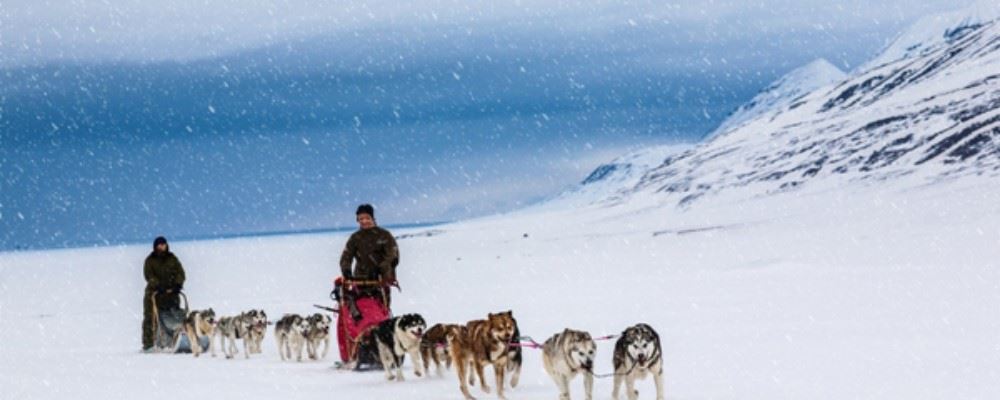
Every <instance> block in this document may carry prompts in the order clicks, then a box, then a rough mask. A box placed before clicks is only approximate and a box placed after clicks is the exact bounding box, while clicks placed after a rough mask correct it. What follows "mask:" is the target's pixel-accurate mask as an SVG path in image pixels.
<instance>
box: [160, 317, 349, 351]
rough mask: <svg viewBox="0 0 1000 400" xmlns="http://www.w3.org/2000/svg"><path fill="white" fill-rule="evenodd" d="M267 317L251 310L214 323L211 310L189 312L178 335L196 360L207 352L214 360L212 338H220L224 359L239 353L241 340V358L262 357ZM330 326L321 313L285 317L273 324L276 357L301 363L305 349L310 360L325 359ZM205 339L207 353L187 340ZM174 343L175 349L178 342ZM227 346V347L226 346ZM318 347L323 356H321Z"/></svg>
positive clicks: (213, 340) (196, 342)
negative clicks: (184, 337)
mask: <svg viewBox="0 0 1000 400" xmlns="http://www.w3.org/2000/svg"><path fill="white" fill-rule="evenodd" d="M267 325H268V322H267V313H265V312H264V310H250V311H246V312H243V313H240V314H239V315H235V316H231V317H222V318H219V319H218V321H216V319H215V311H214V310H212V309H211V308H209V309H207V310H198V311H192V312H190V313H189V314H188V316H187V318H185V319H184V323H183V325H182V327H181V329H180V330H178V335H179V334H180V333H184V334H185V335H187V337H188V338H189V342H191V343H192V345H191V353H193V354H194V356H195V357H198V356H200V355H201V353H202V352H204V351H208V352H210V353H211V354H212V357H215V355H216V353H215V338H219V346H220V347H222V353H223V354H224V355H225V356H226V358H233V356H234V355H235V354H236V353H238V352H239V350H238V349H237V347H236V342H237V340H240V339H242V340H243V354H244V356H245V357H246V358H250V355H251V354H260V353H261V343H262V342H263V341H264V333H265V330H266V329H267ZM330 325H332V319H331V318H330V317H329V316H327V315H323V314H320V313H316V314H313V315H311V316H309V317H302V316H300V315H296V314H286V315H285V316H284V317H282V318H281V319H280V320H278V322H277V323H275V324H274V335H275V337H276V338H277V340H278V353H279V354H280V355H281V359H282V360H290V359H292V355H293V354H294V355H295V358H296V360H298V361H302V348H303V347H305V348H306V352H307V353H308V355H309V358H311V359H313V360H318V359H322V358H325V357H326V353H327V351H329V349H330ZM197 337H208V338H209V339H210V340H209V342H208V349H207V350H206V349H202V348H201V346H200V345H199V344H198V341H197V340H192V339H190V338H197ZM174 342H175V343H177V344H178V345H179V344H180V341H179V340H177V338H175V339H174ZM227 344H228V346H227ZM320 345H322V347H323V352H322V353H320V351H319V348H320Z"/></svg>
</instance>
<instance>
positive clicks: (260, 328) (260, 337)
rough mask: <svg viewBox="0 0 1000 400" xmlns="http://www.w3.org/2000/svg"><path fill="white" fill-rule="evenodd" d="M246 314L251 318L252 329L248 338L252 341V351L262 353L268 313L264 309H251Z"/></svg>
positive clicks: (248, 333)
mask: <svg viewBox="0 0 1000 400" xmlns="http://www.w3.org/2000/svg"><path fill="white" fill-rule="evenodd" d="M244 314H245V315H246V317H247V318H249V320H250V331H249V332H247V339H246V340H248V341H249V342H250V346H249V347H250V353H253V354H260V353H261V350H260V348H261V344H262V343H264V334H265V333H266V332H267V314H266V313H264V310H250V311H247V312H245V313H244Z"/></svg>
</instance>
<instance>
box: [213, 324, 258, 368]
mask: <svg viewBox="0 0 1000 400" xmlns="http://www.w3.org/2000/svg"><path fill="white" fill-rule="evenodd" d="M249 334H250V318H249V317H248V316H247V314H246V313H241V314H240V315H236V316H233V317H222V318H220V319H219V324H218V326H216V327H215V336H217V337H218V338H219V346H220V347H221V348H222V354H225V355H226V358H233V356H234V355H235V354H236V353H238V352H239V350H238V349H237V348H236V341H237V340H240V339H242V340H243V354H244V355H245V356H246V358H250V348H249V343H250V340H249V338H248V337H247V336H248V335H249ZM227 341H228V342H229V346H226V342H227Z"/></svg>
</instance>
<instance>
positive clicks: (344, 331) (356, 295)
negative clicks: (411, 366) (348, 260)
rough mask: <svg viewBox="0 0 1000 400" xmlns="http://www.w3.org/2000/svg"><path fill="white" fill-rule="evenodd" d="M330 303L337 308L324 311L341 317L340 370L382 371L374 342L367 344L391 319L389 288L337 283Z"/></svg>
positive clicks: (365, 282)
mask: <svg viewBox="0 0 1000 400" xmlns="http://www.w3.org/2000/svg"><path fill="white" fill-rule="evenodd" d="M330 299H331V300H333V301H334V303H335V304H336V307H334V308H330V307H323V306H316V307H318V308H322V309H324V310H327V311H332V312H334V313H336V314H337V346H338V348H339V350H340V361H339V362H338V363H337V364H336V368H337V369H345V370H354V371H368V370H377V369H382V363H381V361H379V357H378V349H377V348H375V345H374V342H373V341H370V340H365V339H366V338H367V337H368V336H369V335H370V333H371V331H372V330H373V329H374V328H375V327H376V326H378V324H379V323H380V322H382V321H385V320H387V319H389V317H390V315H391V314H392V312H391V311H390V310H389V287H388V286H386V285H385V284H384V283H383V282H382V281H377V280H350V279H344V278H343V277H339V278H337V279H336V280H335V281H334V288H333V291H332V292H330Z"/></svg>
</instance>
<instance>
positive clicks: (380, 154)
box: [0, 0, 952, 250]
mask: <svg viewBox="0 0 1000 400" xmlns="http://www.w3.org/2000/svg"><path fill="white" fill-rule="evenodd" d="M172 4H173V5H169V6H168V5H159V4H153V3H152V2H143V1H122V0H108V1H104V2H90V1H49V2H46V1H3V2H0V144H2V146H0V250H3V249H11V248H25V247H28V248H39V247H60V246H76V245H86V244H93V243H118V242H123V241H145V240H146V239H147V238H152V237H155V236H156V235H159V234H166V235H169V236H174V237H191V236H211V235H224V234H236V233H246V232H265V231H275V230H278V231H283V230H299V229H317V228H329V227H336V226H345V225H351V224H352V223H353V209H354V207H355V206H356V205H357V204H358V203H360V202H372V203H374V204H376V206H377V208H378V210H379V211H378V214H379V220H380V222H381V223H383V224H400V223H412V222H426V221H440V220H453V219H460V218H467V217H471V216H477V215H484V214H490V213H495V212H502V211H506V210H510V209H514V208H517V207H520V206H523V205H524V204H529V203H531V202H534V201H538V200H540V199H543V198H545V197H548V196H552V195H554V194H556V193H558V192H559V191H561V190H565V189H566V188H568V187H570V186H572V185H573V184H575V183H577V182H579V181H580V180H582V179H583V178H584V177H585V176H586V175H587V173H589V172H590V170H591V169H593V168H594V167H596V166H597V165H598V164H599V163H600V162H602V161H606V160H609V159H610V158H613V157H614V156H616V155H618V154H620V153H622V152H624V151H627V150H629V149H634V148H636V147H641V146H645V145H651V144H661V143H670V142H676V141H696V140H698V139H699V138H700V137H702V136H703V135H704V134H706V133H707V132H709V131H710V130H711V129H712V128H714V127H715V126H716V125H717V124H718V123H719V122H721V120H722V119H723V118H724V117H725V115H726V114H727V113H728V112H729V111H731V110H732V109H734V108H735V107H736V106H738V105H739V104H740V103H741V102H743V101H746V100H747V99H749V98H750V97H752V96H753V95H754V94H755V93H756V91H757V90H759V89H760V88H762V87H763V86H765V85H766V84H767V83H769V82H770V81H772V80H773V79H776V78H777V77H779V76H780V75H781V74H783V73H785V72H787V71H789V70H791V69H793V68H795V67H798V66H800V65H802V64H805V63H808V62H809V61H811V60H813V59H815V58H819V57H823V58H826V59H828V60H830V61H831V62H833V63H834V64H835V65H837V66H839V67H841V68H842V69H844V70H849V69H850V68H852V67H855V66H857V65H859V64H861V63H863V62H864V61H865V60H866V59H868V58H870V57H871V56H873V55H874V54H875V53H876V52H877V51H878V49H879V48H881V47H882V46H884V45H885V44H886V43H887V41H889V40H890V39H891V38H892V37H893V35H894V34H895V33H896V32H898V31H899V30H901V29H902V28H903V27H905V26H906V24H908V23H909V22H912V21H913V20H915V19H916V18H917V17H919V16H922V15H924V14H927V13H932V12H937V11H941V10H946V9H949V8H951V7H952V6H951V5H950V4H949V3H948V2H944V1H932V2H922V3H916V4H914V3H911V2H902V1H900V2H874V3H873V2H861V1H856V2H855V1H852V2H820V1H764V2H757V3H754V4H747V3H745V2H713V1H698V2H672V3H664V2H628V3H624V2H604V1H588V2H547V1H546V2H533V1H522V2H486V1H454V2H447V1H443V2H437V1H423V2H420V1H418V2H409V3H407V5H399V4H395V3H392V2H369V3H361V2H351V1H347V2H320V1H280V2H276V1H232V2H219V1H212V2H210V1H177V2H172Z"/></svg>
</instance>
